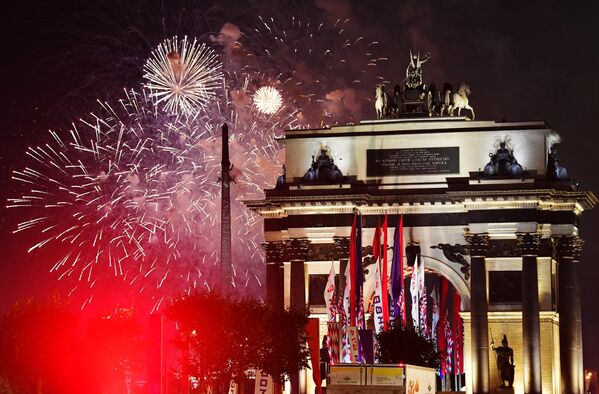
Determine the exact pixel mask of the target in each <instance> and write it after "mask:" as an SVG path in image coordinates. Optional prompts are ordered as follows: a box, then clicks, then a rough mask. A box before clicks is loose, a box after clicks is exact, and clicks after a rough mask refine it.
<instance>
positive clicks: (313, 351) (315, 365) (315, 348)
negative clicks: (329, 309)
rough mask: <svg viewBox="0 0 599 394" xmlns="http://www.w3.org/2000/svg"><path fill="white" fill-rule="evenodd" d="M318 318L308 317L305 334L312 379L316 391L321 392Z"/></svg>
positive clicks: (319, 393)
mask: <svg viewBox="0 0 599 394" xmlns="http://www.w3.org/2000/svg"><path fill="white" fill-rule="evenodd" d="M319 325H320V323H319V320H318V318H309V319H308V323H306V336H307V337H308V349H309V350H310V364H312V365H311V366H312V379H314V384H315V385H316V392H317V393H318V394H322V379H320V344H319V343H318V328H319Z"/></svg>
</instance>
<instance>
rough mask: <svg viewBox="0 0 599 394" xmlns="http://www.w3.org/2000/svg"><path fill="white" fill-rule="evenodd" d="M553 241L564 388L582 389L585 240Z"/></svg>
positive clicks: (560, 238)
mask: <svg viewBox="0 0 599 394" xmlns="http://www.w3.org/2000/svg"><path fill="white" fill-rule="evenodd" d="M551 241H552V244H553V255H554V258H555V259H556V260H557V281H558V302H557V311H558V313H559V351H560V375H561V387H560V391H561V392H562V393H582V392H583V390H584V370H583V364H582V325H581V313H580V282H579V277H578V261H579V258H580V252H581V250H582V244H583V241H582V239H580V237H578V236H574V235H566V236H554V237H552V238H551Z"/></svg>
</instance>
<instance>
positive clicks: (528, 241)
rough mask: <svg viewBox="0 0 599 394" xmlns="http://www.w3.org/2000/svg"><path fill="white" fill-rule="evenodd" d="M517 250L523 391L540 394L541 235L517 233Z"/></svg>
mask: <svg viewBox="0 0 599 394" xmlns="http://www.w3.org/2000/svg"><path fill="white" fill-rule="evenodd" d="M516 237H517V238H518V250H519V252H520V253H521V254H522V345H523V349H522V353H523V365H522V369H523V372H524V392H525V393H526V394H533V393H534V394H540V393H541V390H542V387H541V332H540V324H539V284H538V281H539V278H538V273H537V255H538V253H539V245H540V242H541V236H540V235H539V234H531V233H517V234H516Z"/></svg>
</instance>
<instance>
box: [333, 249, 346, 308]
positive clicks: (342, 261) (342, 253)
mask: <svg viewBox="0 0 599 394" xmlns="http://www.w3.org/2000/svg"><path fill="white" fill-rule="evenodd" d="M333 241H334V242H335V249H336V253H337V259H338V260H339V288H338V289H337V295H338V297H343V290H345V268H346V267H347V264H348V262H349V245H350V239H349V237H333Z"/></svg>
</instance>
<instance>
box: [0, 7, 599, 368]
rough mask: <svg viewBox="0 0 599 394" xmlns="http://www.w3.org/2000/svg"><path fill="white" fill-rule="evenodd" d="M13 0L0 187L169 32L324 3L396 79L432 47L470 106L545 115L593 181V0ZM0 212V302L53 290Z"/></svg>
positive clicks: (585, 295) (592, 306) (597, 38)
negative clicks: (411, 54)
mask: <svg viewBox="0 0 599 394" xmlns="http://www.w3.org/2000/svg"><path fill="white" fill-rule="evenodd" d="M12 3H13V4H12V5H11V6H6V5H5V6H4V7H3V21H2V23H1V24H0V25H1V27H2V30H3V34H2V37H3V39H2V44H1V45H2V46H3V48H2V59H3V60H2V62H0V67H1V69H2V70H1V71H2V73H1V75H2V76H3V81H2V84H1V89H2V93H3V94H2V97H3V100H2V105H1V106H0V117H1V123H0V124H1V125H2V126H1V127H0V133H1V137H0V138H1V142H0V146H1V147H0V185H1V189H2V198H3V200H5V198H6V196H7V195H11V193H12V191H13V190H14V189H15V187H16V186H15V184H14V183H13V182H12V181H10V176H11V173H12V171H13V170H15V169H18V168H21V167H22V166H23V164H24V155H23V152H24V149H25V147H26V146H28V145H30V144H33V143H39V142H40V141H43V138H45V137H42V135H43V133H44V132H45V130H47V129H48V128H50V127H52V128H60V127H63V126H64V125H68V123H69V122H70V120H71V119H77V118H78V117H79V116H82V113H85V111H86V106H88V105H89V103H91V102H93V100H94V99H95V98H96V97H98V98H109V97H110V96H111V95H114V94H116V88H117V87H119V88H120V86H121V85H129V84H131V85H135V84H136V83H137V82H138V80H137V79H138V78H139V73H137V72H136V71H135V70H137V69H138V68H136V67H138V66H139V61H140V59H142V58H143V56H144V55H143V54H144V53H147V51H148V49H149V48H151V47H152V46H153V45H155V44H156V42H157V40H161V39H162V38H164V36H165V34H167V35H171V34H182V33H188V34H195V35H198V36H202V35H203V36H206V35H207V34H208V33H214V32H215V31H218V29H219V27H220V26H221V25H222V23H224V22H227V21H229V22H233V23H236V24H238V25H240V26H243V25H244V24H247V23H250V21H254V20H255V15H257V14H262V15H266V14H268V13H272V14H275V15H279V16H280V15H285V14H287V13H289V12H294V13H297V14H298V15H299V16H304V17H306V18H311V17H313V16H314V15H319V14H322V15H323V17H324V18H325V19H326V18H328V19H329V20H331V21H334V20H336V19H337V18H342V19H344V18H351V24H349V25H348V29H351V30H353V31H354V32H356V33H358V34H362V35H365V36H367V37H368V38H369V39H371V40H377V41H379V42H380V46H379V53H380V55H381V56H384V57H387V58H388V59H389V60H388V61H387V62H386V63H384V64H381V65H380V66H379V70H378V73H379V74H380V75H382V76H384V77H385V78H386V79H388V80H390V81H397V80H400V79H401V78H402V76H403V73H404V72H405V66H406V62H407V59H408V49H409V48H420V49H422V51H423V52H426V51H428V52H431V54H432V59H431V61H430V62H429V63H427V64H426V65H425V68H424V73H425V75H424V78H425V80H431V81H436V82H437V83H439V84H442V83H443V82H445V81H449V82H451V83H453V84H454V85H455V84H456V83H457V82H458V81H459V80H467V81H468V82H469V84H470V87H471V90H472V96H471V98H470V103H471V104H472V105H473V107H474V108H475V109H476V111H477V118H478V119H483V120H498V119H503V118H505V119H508V120H518V121H524V120H545V121H547V122H548V123H549V124H550V125H551V126H552V127H553V128H555V129H556V130H557V131H558V132H559V133H560V134H561V136H562V137H563V142H562V144H561V145H560V157H561V161H562V163H563V164H564V165H565V166H566V167H567V168H568V170H569V173H570V174H571V176H572V177H574V178H576V179H577V180H578V181H579V182H580V185H581V186H580V187H581V188H582V189H584V190H591V191H597V190H599V177H598V176H597V175H596V172H597V168H598V167H599V166H598V165H597V164H598V163H599V159H598V157H599V154H598V150H599V143H598V142H599V136H598V128H597V126H598V125H597V120H598V119H599V117H598V112H599V106H598V100H597V97H598V95H599V44H598V42H599V23H598V21H597V15H598V11H599V3H597V2H588V4H587V3H585V2H576V3H571V4H569V2H561V1H560V2H557V1H556V2H553V1H527V2H522V1H463V0H461V1H443V2H436V1H426V0H414V1H397V0H393V1H391V0H389V1H384V0H381V1H372V2H367V1H353V2H352V1H344V0H332V1H326V0H316V1H315V3H314V4H310V3H309V2H307V1H306V2H303V1H302V2H297V3H293V2H285V1H281V2H276V1H270V2H254V3H253V5H252V4H249V5H248V3H247V2H246V1H239V2H235V1H226V2H202V1H182V0H181V1H164V2H160V1H147V2H144V1H127V2H118V1H113V2H100V3H98V4H95V5H90V4H86V3H84V2H77V1H70V2H65V1H52V2H50V1H38V2H36V1H33V2H12ZM14 3H19V4H18V5H17V4H14ZM90 3H91V2H90ZM437 3H439V4H437ZM181 9H185V11H181ZM136 32H139V34H137V33H136ZM90 75H91V76H90ZM326 77H327V76H323V78H326ZM596 111H597V112H596ZM363 116H364V117H365V118H370V117H373V113H365V114H363ZM481 164H483V163H481ZM3 205H4V201H3ZM0 212H2V213H1V216H0V226H1V228H0V237H1V238H0V239H1V242H2V246H3V251H2V257H0V264H1V267H0V299H1V301H0V307H5V306H6V305H8V304H9V303H10V302H12V301H13V300H15V299H16V298H19V297H23V296H26V295H29V294H31V293H43V292H46V291H49V290H50V289H52V288H53V287H54V286H55V282H54V278H53V277H51V276H50V275H49V274H47V266H45V265H44V264H40V263H39V261H37V260H36V259H39V258H40V257H39V256H37V257H34V256H29V255H26V254H25V253H24V252H23V250H24V249H25V246H24V245H23V242H22V238H19V237H13V236H11V235H10V232H11V231H12V229H14V213H13V212H11V213H6V210H5V209H4V208H2V210H1V211H0ZM598 219H599V210H594V211H589V212H585V213H584V214H583V216H582V219H581V234H582V236H583V237H584V238H585V240H586V245H585V247H584V252H583V258H582V261H583V263H582V264H581V270H582V299H583V305H582V308H583V325H584V345H585V362H586V363H587V365H589V366H593V367H594V369H599V337H598V334H597V332H599V313H597V312H599V308H598V307H597V303H596V297H597V295H598V294H599V292H597V291H596V282H597V278H598V277H599V265H598V264H597V263H596V262H597V261H599V246H598V245H597V243H596V242H594V241H595V239H596V238H597V236H598V235H599V225H596V224H594V223H596V222H598Z"/></svg>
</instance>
